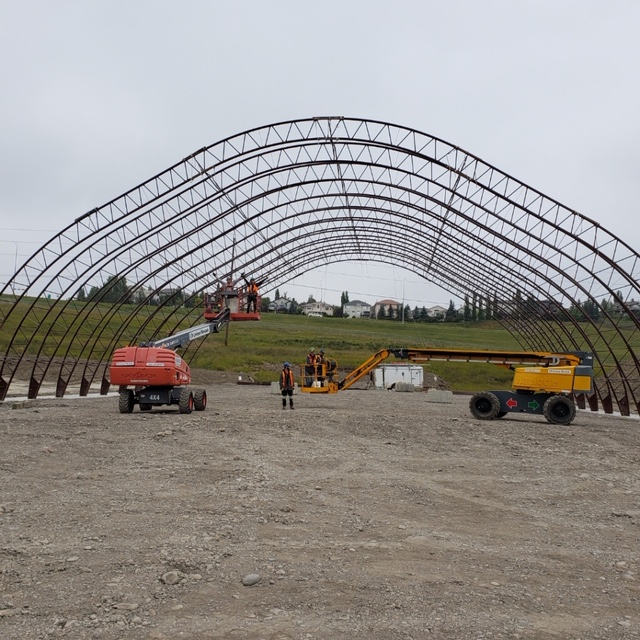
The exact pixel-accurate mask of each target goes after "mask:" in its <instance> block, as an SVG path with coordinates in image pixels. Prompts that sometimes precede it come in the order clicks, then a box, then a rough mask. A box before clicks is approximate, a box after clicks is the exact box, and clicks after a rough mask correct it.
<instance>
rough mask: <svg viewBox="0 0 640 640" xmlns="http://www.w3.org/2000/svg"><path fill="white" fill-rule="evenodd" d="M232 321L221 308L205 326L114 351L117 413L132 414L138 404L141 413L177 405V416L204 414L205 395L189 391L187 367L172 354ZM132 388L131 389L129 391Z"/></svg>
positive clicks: (227, 311)
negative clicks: (118, 393)
mask: <svg viewBox="0 0 640 640" xmlns="http://www.w3.org/2000/svg"><path fill="white" fill-rule="evenodd" d="M230 319H231V311H230V310H229V309H228V308H226V307H225V308H224V309H222V310H221V311H219V312H217V313H216V314H211V317H210V319H209V321H208V322H206V323H204V324H200V325H197V326H195V327H191V328H190V329H185V330H184V331H180V332H178V333H176V334H175V335H172V336H169V337H168V338H164V339H162V340H154V341H153V342H147V343H143V344H141V345H140V346H138V347H123V348H121V349H116V351H115V352H114V354H113V358H112V360H111V366H110V367H109V376H110V378H111V384H117V385H118V386H119V390H120V398H119V402H118V407H119V409H120V413H131V412H132V411H133V407H134V406H135V405H136V404H137V405H139V406H140V411H149V410H150V409H151V408H152V407H153V406H155V405H173V404H177V405H178V407H179V409H180V413H191V412H192V411H193V410H194V409H195V410H196V411H204V410H205V408H206V406H207V392H206V391H205V390H204V389H190V388H189V387H188V386H187V385H189V384H190V383H191V370H190V369H189V365H188V364H187V363H186V362H185V361H184V360H183V359H182V358H181V357H180V356H179V355H178V354H177V353H176V352H175V351H174V349H177V348H179V347H184V346H186V345H187V344H188V343H189V342H191V341H192V340H197V339H198V338H204V337H205V336H207V335H209V334H210V333H218V332H219V331H220V329H221V328H222V327H224V326H225V325H226V324H227V323H228V322H229V321H230ZM129 387H133V389H131V388H129Z"/></svg>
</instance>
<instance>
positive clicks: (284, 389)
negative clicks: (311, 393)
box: [280, 362, 295, 409]
mask: <svg viewBox="0 0 640 640" xmlns="http://www.w3.org/2000/svg"><path fill="white" fill-rule="evenodd" d="M294 387H295V383H294V381H293V371H291V365H290V364H289V363H288V362H285V363H284V365H282V371H281V372H280V393H282V408H283V409H286V408H287V396H289V407H290V408H291V409H293V389H294Z"/></svg>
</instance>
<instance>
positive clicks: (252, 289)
mask: <svg viewBox="0 0 640 640" xmlns="http://www.w3.org/2000/svg"><path fill="white" fill-rule="evenodd" d="M240 275H241V276H242V279H243V280H244V281H245V283H246V285H247V313H251V307H252V306H253V311H254V313H257V311H258V291H259V290H260V287H261V286H262V285H263V284H264V283H265V282H266V278H264V279H262V280H259V281H258V280H256V279H255V278H251V279H250V280H247V277H246V276H245V275H244V273H241V274H240Z"/></svg>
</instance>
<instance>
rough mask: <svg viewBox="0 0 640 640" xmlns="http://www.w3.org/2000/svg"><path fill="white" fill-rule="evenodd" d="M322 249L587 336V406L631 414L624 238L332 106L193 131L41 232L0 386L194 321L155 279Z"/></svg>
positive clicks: (580, 343) (200, 278)
mask: <svg viewBox="0 0 640 640" xmlns="http://www.w3.org/2000/svg"><path fill="white" fill-rule="evenodd" d="M326 260H331V261H335V262H343V261H376V262H381V263H388V264H394V265H397V266H401V267H403V268H405V269H407V270H409V271H411V272H413V273H414V274H416V275H417V276H418V277H421V278H424V279H425V280H428V281H430V282H433V283H434V284H436V285H438V286H440V287H442V288H443V289H445V290H447V291H449V292H451V293H452V294H453V295H455V296H456V297H458V298H460V299H464V298H465V297H473V298H474V299H478V300H481V301H483V303H484V305H485V306H486V308H487V309H489V308H490V309H491V310H492V314H493V317H495V318H496V319H497V320H498V321H499V322H501V323H502V324H503V325H504V326H505V328H507V329H508V331H509V332H510V333H511V334H512V335H513V336H515V338H516V339H517V340H518V342H519V343H520V344H521V345H522V347H523V348H526V349H535V350H576V349H585V350H590V351H593V352H594V353H595V356H596V361H597V363H598V368H599V374H600V377H599V379H598V384H597V388H596V390H595V392H594V393H593V394H592V395H591V396H589V397H588V398H586V401H587V402H588V404H589V407H590V408H591V409H594V410H595V409H598V408H603V409H604V410H605V411H607V412H612V411H614V410H618V411H620V412H621V413H622V414H623V415H629V414H630V413H631V412H634V413H640V384H639V378H640V376H639V373H640V363H639V362H638V359H637V357H636V352H637V348H638V344H639V342H640V340H639V333H640V322H639V319H638V318H639V316H640V291H639V285H638V280H639V278H638V276H639V275H640V256H639V255H638V253H637V252H636V251H635V250H634V249H632V248H631V247H630V246H629V245H628V244H627V243H625V242H624V241H622V240H621V239H620V238H617V237H616V236H614V235H613V234H611V233H610V232H608V231H607V230H606V229H604V228H603V227H602V226H601V225H599V224H598V223H597V222H595V221H593V220H590V219H588V218H586V217H585V216H582V215H580V214H579V213H577V212H576V211H573V210H570V209H568V208H567V207H565V206H563V205H562V204H560V203H559V202H557V201H555V200H553V199H552V198H549V197H548V196H545V195H544V194H542V193H540V192H539V191H537V190H535V189H533V188H532V187H530V186H528V185H526V184H524V183H522V182H520V181H518V180H516V179H515V178H513V177H512V176H509V175H507V174H506V173H504V172H501V171H500V170H499V169H497V168H496V167H493V166H491V165H490V164H488V163H486V162H484V161H483V160H481V159H480V158H478V157H476V156H473V155H472V154H470V153H468V152H466V151H464V150H462V149H461V148H459V147H456V146H454V145H451V144H449V143H447V142H445V141H444V140H441V139H438V138H435V137H433V136H430V135H427V134H425V133H422V132H419V131H416V130H413V129H408V128H406V127H401V126H398V125H394V124H390V123H385V122H379V121H368V120H360V119H355V118H332V117H326V118H310V119H302V120H295V121H288V122H281V123H276V124H273V125H269V126H265V127H259V128H256V129H252V130H249V131H245V132H243V133H240V134H237V135H235V136H231V137H229V138H227V139H225V140H222V141H220V142H218V143H215V144H213V145H210V146H207V147H203V148H202V149H200V150H198V151H196V152H195V153H193V154H192V155H190V156H188V157H187V158H185V159H183V160H182V161H180V162H178V163H176V164H175V165H173V166H172V167H169V168H168V169H167V170H166V171H163V172H161V173H159V174H158V175H156V176H153V177H152V178H151V179H149V180H147V181H145V182H144V183H142V184H140V185H138V186H137V187H135V188H133V189H131V190H129V191H128V192H126V193H124V194H122V195H121V196H119V197H117V198H115V199H114V200H112V201H110V202H108V203H106V204H105V205H103V206H101V207H99V208H96V209H93V210H92V211H89V212H88V213H86V214H85V215H83V216H81V217H80V218H78V219H77V220H75V221H74V222H73V223H72V224H70V225H69V226H68V227H67V228H66V229H64V230H62V231H61V232H60V233H59V234H57V235H56V236H54V237H53V238H51V240H49V241H48V242H47V243H46V244H44V245H43V246H42V247H41V248H40V249H38V251H36V252H35V253H34V254H33V256H31V258H29V260H27V261H26V262H25V263H24V264H23V265H22V266H21V267H20V269H19V270H18V272H17V273H16V274H15V275H14V276H13V277H12V279H11V280H10V281H9V282H8V283H7V285H6V286H5V287H4V289H3V290H2V291H1V292H0V293H1V294H3V296H4V298H3V299H4V300H5V301H6V300H7V299H9V300H10V302H9V303H8V304H6V303H5V307H6V312H5V314H4V318H3V324H4V325H5V326H7V327H8V326H11V327H12V330H11V334H10V335H9V337H8V346H7V348H6V352H5V353H4V355H2V354H0V358H1V360H0V400H4V399H5V397H6V396H7V393H8V390H9V387H10V385H11V382H12V381H13V380H14V378H15V377H16V375H17V374H18V372H20V376H23V375H24V373H25V372H26V374H27V375H28V377H29V380H30V384H29V394H28V395H29V397H33V398H35V397H37V395H38V393H39V391H40V388H41V386H42V383H43V381H44V379H45V377H49V378H53V379H55V380H56V394H57V395H59V396H62V395H64V394H65V392H66V390H67V388H68V386H69V384H70V381H71V379H72V378H73V377H76V378H79V379H80V380H81V383H80V393H81V394H82V395H85V394H86V393H88V391H89V388H90V387H91V386H92V385H93V384H96V383H99V384H100V390H101V392H102V393H106V391H107V390H108V389H109V380H108V375H107V365H108V358H109V356H110V354H111V352H112V351H113V349H114V348H116V347H117V346H119V344H120V343H121V342H122V341H127V342H130V343H131V342H134V341H136V340H139V339H141V338H145V339H151V338H153V337H156V336H158V335H166V334H168V333H171V332H173V331H175V330H176V329H178V328H184V327H185V326H191V325H192V324H194V323H196V322H197V321H199V320H196V319H195V314H194V313H192V312H191V311H190V309H189V308H185V307H175V306H171V305H170V303H171V299H170V297H169V299H167V300H166V302H163V303H161V304H159V305H158V306H155V307H150V306H149V305H148V304H146V303H148V302H149V300H150V299H151V298H152V297H154V296H156V294H157V293H158V292H160V291H164V290H167V289H168V288H171V289H175V290H181V291H187V292H189V296H190V298H191V299H196V298H197V297H198V296H199V295H201V294H202V292H204V291H206V290H208V289H210V288H211V286H212V285H214V283H216V282H217V281H218V278H220V279H223V278H224V277H226V275H227V274H229V273H231V271H232V266H233V267H234V268H235V270H236V271H243V270H245V271H251V272H252V273H259V274H260V275H261V277H265V278H266V279H267V284H265V285H264V287H263V288H264V289H265V290H266V291H270V290H275V289H276V288H278V287H280V286H282V285H283V284H284V283H286V282H287V281H288V280H291V279H293V278H295V277H296V276H298V275H300V274H301V273H302V272H303V271H304V270H307V269H309V268H314V267H317V266H320V265H321V264H324V263H325V262H326ZM121 278H126V281H127V283H128V285H129V287H130V288H131V292H129V293H126V294H124V293H123V294H122V295H120V296H119V297H117V295H116V298H117V300H116V301H115V302H114V303H113V304H111V305H103V304H98V303H97V302H95V301H91V300H90V301H88V302H82V303H80V302H78V300H77V294H78V292H79V291H80V290H85V291H86V290H89V289H90V288H91V287H105V284H106V288H104V289H103V292H104V291H105V290H106V289H108V288H109V286H111V287H112V288H113V291H114V292H115V291H118V289H117V286H118V281H119V280H120V279H121ZM132 295H133V299H134V300H135V303H133V304H132ZM550 308H552V309H553V310H554V311H553V313H550V312H549V309H550ZM142 309H144V310H145V314H142V313H140V312H141V310H142ZM12 318H13V319H16V320H15V322H10V320H12ZM14 327H15V328H14ZM114 327H118V328H117V329H114ZM197 348H198V345H197V344H192V345H191V346H190V348H189V349H187V353H188V354H191V356H192V355H193V354H194V353H195V352H196V351H197ZM579 400H580V399H579ZM581 401H582V404H583V406H585V399H584V398H582V399H581Z"/></svg>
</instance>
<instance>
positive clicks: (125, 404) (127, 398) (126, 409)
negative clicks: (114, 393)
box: [118, 389, 134, 413]
mask: <svg viewBox="0 0 640 640" xmlns="http://www.w3.org/2000/svg"><path fill="white" fill-rule="evenodd" d="M133 405H134V402H133V391H132V390H131V389H125V390H124V391H121V392H120V397H119V398H118V409H119V410H120V413H131V412H132V411H133Z"/></svg>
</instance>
